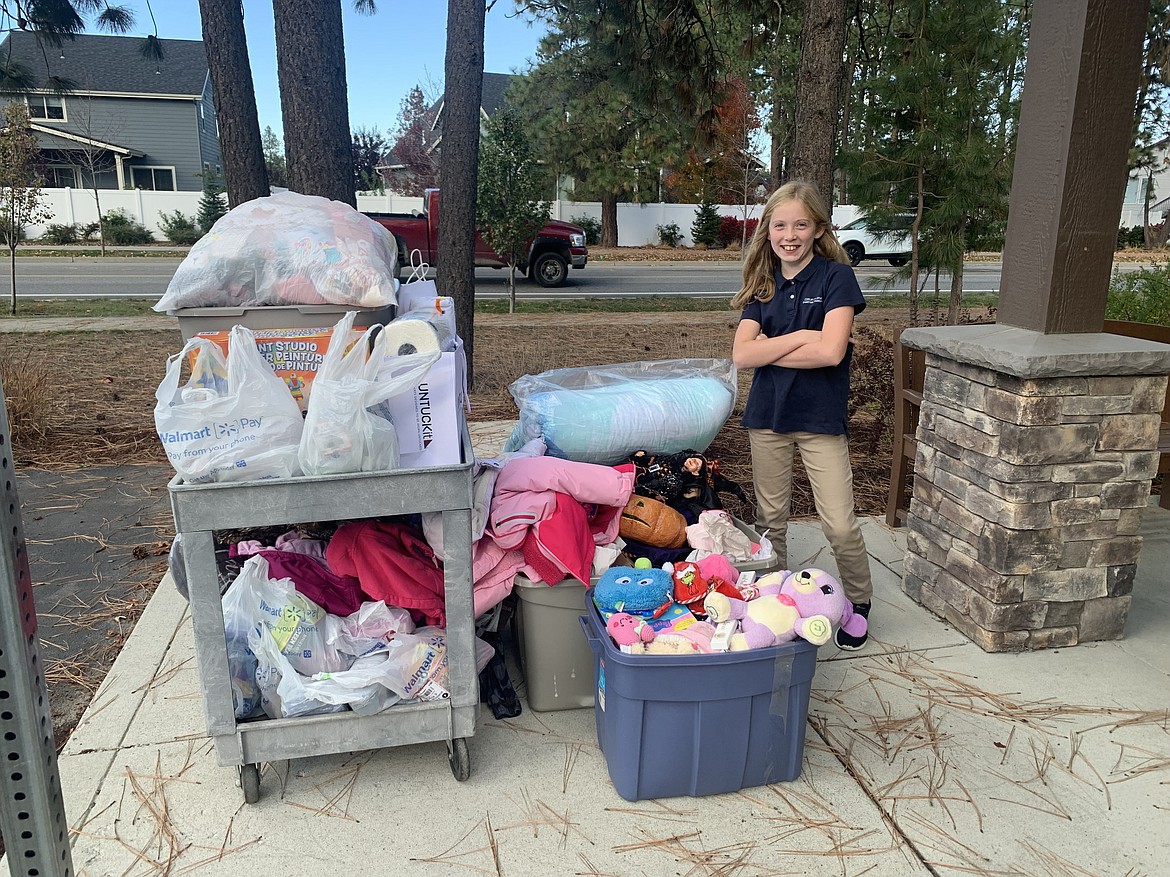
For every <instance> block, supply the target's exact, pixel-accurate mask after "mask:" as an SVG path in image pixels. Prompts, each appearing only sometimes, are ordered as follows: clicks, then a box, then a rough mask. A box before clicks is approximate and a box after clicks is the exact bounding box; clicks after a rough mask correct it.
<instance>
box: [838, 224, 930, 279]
mask: <svg viewBox="0 0 1170 877" xmlns="http://www.w3.org/2000/svg"><path fill="white" fill-rule="evenodd" d="M913 219H914V217H912V216H905V217H903V216H896V217H894V221H893V223H892V227H890V228H876V227H870V225H869V224H868V222H867V220H866V219H865V217H861V218H859V219H855V220H853V221H852V222H851V223H849V224H848V225H846V226H844V227H843V228H839V229H837V230H836V231H835V234H836V235H837V240H839V241H840V242H841V246H842V247H844V248H845V253H846V254H847V255H848V256H849V264H850V265H854V266H856V265H858V264H859V263H860V262H861V260H862V259H888V260H889V262H890V264H891V265H893V266H894V267H895V268H900V267H902V266H903V265H905V264H906V263H907V262H909V261H910V233H909V229H910V223H911V222H912V221H913Z"/></svg>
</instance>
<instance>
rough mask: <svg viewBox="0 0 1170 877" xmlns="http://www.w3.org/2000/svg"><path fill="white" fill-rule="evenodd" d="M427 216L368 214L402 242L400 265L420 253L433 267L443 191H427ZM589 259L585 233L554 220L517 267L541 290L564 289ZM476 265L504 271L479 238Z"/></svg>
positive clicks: (424, 198) (399, 249)
mask: <svg viewBox="0 0 1170 877" xmlns="http://www.w3.org/2000/svg"><path fill="white" fill-rule="evenodd" d="M423 204H424V205H425V206H426V211H425V212H420V211H417V210H415V211H413V212H411V213H367V214H366V216H368V217H370V219H373V220H374V221H375V222H377V223H378V224H379V225H382V226H383V227H385V228H386V229H387V230H389V231H390V233H391V234H393V235H394V237H395V239H396V240H397V242H398V253H399V256H398V258H399V261H400V262H401V263H404V264H407V265H409V264H410V253H411V251H412V250H418V251H419V252H421V253H422V257H423V260H424V261H425V262H427V264H429V265H432V266H434V265H436V264H437V263H438V261H439V257H438V248H439V247H438V244H439V190H438V189H427V191H426V193H425V194H424V196H423ZM588 259H589V250H587V249H586V248H585V230H584V229H582V228H580V227H578V226H576V225H570V224H569V223H567V222H561V221H560V220H556V219H550V220H549V221H548V222H546V223H545V225H544V228H542V229H541V230H540V231H539V232H538V233H537V235H536V237H534V238H533V239H532V241H531V242H530V243H529V244H528V247H527V255H526V257H525V259H524V261H523V262H522V263H521V264H520V265H519V266H517V267H519V268H520V269H521V270H523V271H524V272H525V273H526V274H527V275H528V276H529V277H530V278H532V279H533V280H535V281H536V282H537V283H539V284H540V285H541V286H545V287H553V286H564V285H565V282H566V281H567V280H568V277H569V266H570V265H571V266H573V267H574V268H584V267H585V263H586V261H588ZM475 264H476V267H479V268H503V267H505V263H504V260H503V259H501V258H500V256H499V254H497V253H496V252H495V251H494V250H493V249H492V248H491V247H489V246H488V245H487V242H486V241H484V239H483V235H482V234H480V233H479V232H476V235H475Z"/></svg>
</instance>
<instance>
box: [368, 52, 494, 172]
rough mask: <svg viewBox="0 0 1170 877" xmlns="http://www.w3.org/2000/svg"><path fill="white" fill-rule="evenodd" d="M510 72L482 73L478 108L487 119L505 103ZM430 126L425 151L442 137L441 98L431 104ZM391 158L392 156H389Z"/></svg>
mask: <svg viewBox="0 0 1170 877" xmlns="http://www.w3.org/2000/svg"><path fill="white" fill-rule="evenodd" d="M513 78H514V74H512V73H484V74H483V79H482V80H481V81H480V96H479V109H480V111H481V112H482V113H483V114H484V115H485V116H487V117H488V118H489V119H490V118H491V117H492V116H494V115H495V114H496V113H497V112H498V111H499V110H500V109H501V108H502V107H504V105H505V104H506V103H507V102H506V101H505V100H504V94H505V93H506V92H507V91H508V85H509V84H510V83H511V82H512V79H513ZM431 120H432V121H431V127H430V130H429V131H427V143H426V148H427V151H428V152H430V151H431V150H432V149H434V148H435V147H436V146H438V145H439V141H441V140H442V139H443V98H441V97H440V98H439V99H438V100H437V101H435V102H434V104H432V106H431ZM391 159H392V160H393V157H392V156H391Z"/></svg>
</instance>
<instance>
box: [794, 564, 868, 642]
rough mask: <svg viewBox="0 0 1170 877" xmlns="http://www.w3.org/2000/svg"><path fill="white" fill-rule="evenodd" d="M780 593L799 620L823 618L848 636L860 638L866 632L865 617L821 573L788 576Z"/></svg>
mask: <svg viewBox="0 0 1170 877" xmlns="http://www.w3.org/2000/svg"><path fill="white" fill-rule="evenodd" d="M780 593H781V594H785V595H787V596H788V597H791V598H792V600H793V602H794V603H795V604H796V609H797V611H798V612H799V613H800V615H801V617H802V618H817V617H821V616H823V617H825V618H828V619H829V622H830V623H831V624H832V625H834V626H838V625H839V626H840V627H841V629H842V630H844V631H845V632H846V633H847V634H849V635H851V636H864V635H865V633H866V631H867V630H868V629H869V622H868V621H866V619H865V616H864V615H858V614H856V613H855V612H854V611H853V604H852V603H851V602H849V599H848V598H847V597H846V596H845V589H844V588H843V587H842V586H841V583H840V582H838V581H837V580H836V579H835V578H833V577H832V576H831V575H829V574H828V573H827V572H825V571H824V570H823V569H802V570H800V571H799V572H794V573H792V574H791V575H790V576H788V577H787V578H786V579H784V582H783V584H782V585H781V586H780ZM802 636H803V634H802ZM805 638H806V639H807V637H805Z"/></svg>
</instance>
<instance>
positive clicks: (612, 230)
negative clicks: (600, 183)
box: [601, 195, 618, 247]
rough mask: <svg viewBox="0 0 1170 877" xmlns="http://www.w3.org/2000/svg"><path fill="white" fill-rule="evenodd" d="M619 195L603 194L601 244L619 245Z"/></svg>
mask: <svg viewBox="0 0 1170 877" xmlns="http://www.w3.org/2000/svg"><path fill="white" fill-rule="evenodd" d="M617 203H618V202H617V195H602V196H601V246H603V247H616V246H617V245H618V225H617Z"/></svg>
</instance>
